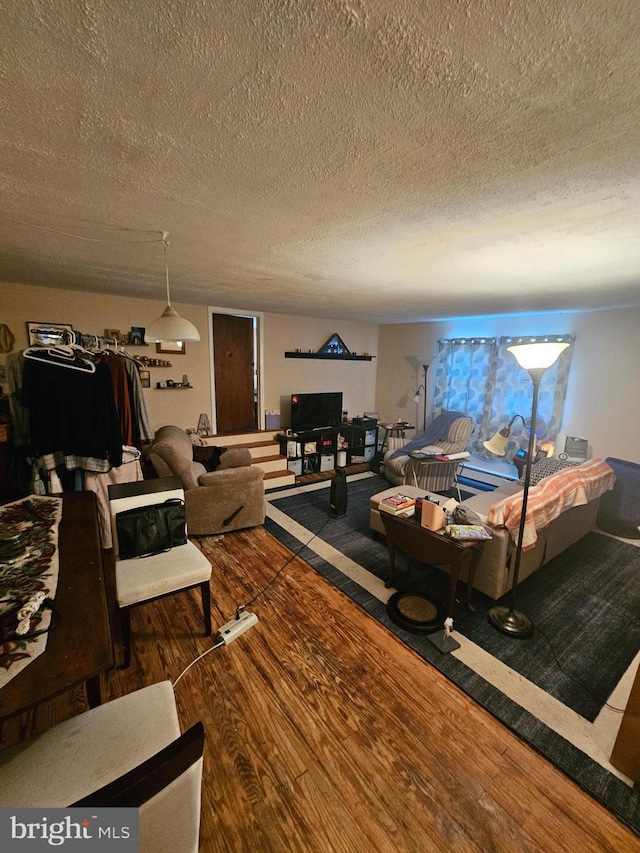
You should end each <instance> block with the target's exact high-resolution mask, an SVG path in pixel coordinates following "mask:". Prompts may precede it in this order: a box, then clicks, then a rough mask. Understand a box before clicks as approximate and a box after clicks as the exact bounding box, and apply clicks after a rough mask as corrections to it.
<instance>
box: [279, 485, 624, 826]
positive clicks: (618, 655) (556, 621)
mask: <svg viewBox="0 0 640 853" xmlns="http://www.w3.org/2000/svg"><path fill="white" fill-rule="evenodd" d="M388 485H389V484H388V483H387V482H386V481H385V480H384V479H382V478H380V477H370V478H365V479H360V480H354V481H351V482H350V483H349V486H348V508H347V515H346V516H345V517H343V518H339V519H334V518H331V513H330V507H329V490H328V489H326V488H325V489H316V490H313V489H309V490H308V491H303V492H302V493H300V494H296V495H287V491H288V490H286V489H285V490H283V491H282V492H279V493H272V495H271V496H270V500H271V501H274V506H275V507H277V509H279V510H280V511H282V512H284V513H285V514H286V515H287V516H289V517H290V518H292V519H293V520H294V521H296V522H298V523H299V524H301V525H302V526H303V527H305V528H306V529H307V530H309V531H310V532H311V533H317V535H318V537H319V538H321V539H322V540H323V541H325V542H327V543H329V544H330V545H332V546H333V547H334V548H335V549H336V550H338V551H340V552H341V553H343V554H345V555H346V556H348V557H349V558H350V559H351V560H353V561H354V562H355V563H357V564H358V565H360V566H362V567H363V568H365V569H367V570H368V571H369V572H371V573H372V574H374V575H376V576H377V577H379V578H382V579H384V578H386V577H387V575H388V555H387V548H386V545H385V543H384V541H383V540H382V539H381V538H377V537H376V536H375V534H374V533H373V531H371V530H370V529H369V498H370V496H371V495H373V494H375V493H376V492H378V491H381V490H382V489H384V488H387V487H388ZM265 526H266V527H267V529H268V530H269V531H270V532H272V533H273V534H274V535H275V536H276V537H277V538H279V539H280V540H281V541H282V542H284V543H285V544H286V545H287V546H288V547H289V548H291V549H292V550H293V551H296V552H300V556H301V557H302V558H303V559H305V560H306V561H307V562H308V563H309V564H310V565H311V566H313V568H315V569H316V570H317V571H318V572H319V573H320V574H322V575H323V576H324V577H326V578H327V579H328V580H329V581H331V582H332V583H333V584H334V585H335V586H337V587H338V588H339V589H341V590H342V591H343V592H345V593H346V594H347V595H348V596H349V597H350V598H352V599H353V600H354V601H356V602H357V603H358V604H359V605H360V606H361V607H363V608H364V609H365V610H366V611H367V612H368V613H369V614H370V615H372V616H373V617H375V618H376V619H378V620H379V621H380V622H382V623H383V624H384V625H386V626H387V627H388V628H389V630H391V631H393V633H395V634H396V635H397V636H398V637H400V638H401V639H402V640H403V641H404V642H405V643H407V645H409V646H411V648H413V649H414V650H415V651H417V652H418V654H420V655H421V656H422V657H423V658H424V659H425V660H427V661H428V662H430V663H431V664H433V665H434V666H436V667H437V668H438V669H439V670H440V671H441V672H443V673H444V674H445V675H447V676H448V677H449V678H451V680H452V681H453V682H455V683H456V684H457V685H458V686H459V687H461V688H462V689H463V690H465V692H467V693H468V694H469V695H470V696H472V697H473V698H474V699H475V700H476V701H478V702H479V703H480V704H481V705H483V706H484V707H485V708H487V710H489V711H490V712H491V713H493V714H494V715H495V716H496V717H497V718H498V719H500V720H501V721H502V722H504V723H505V724H506V725H508V726H509V727H510V728H511V729H513V731H515V732H516V733H517V734H518V735H520V736H521V737H522V738H523V739H524V740H526V741H527V742H528V743H529V744H531V745H532V746H533V747H534V748H536V749H537V750H538V751H540V752H541V753H542V754H543V755H545V756H546V757H547V758H548V759H549V760H550V761H552V762H553V763H554V764H555V765H556V766H558V767H559V768H560V769H561V770H563V771H564V772H565V773H567V775H568V776H570V777H571V778H573V779H574V780H575V781H576V782H578V784H580V785H581V786H582V787H583V788H585V789H586V790H587V791H588V792H589V793H590V794H591V795H592V796H594V797H595V798H596V799H598V800H599V801H600V802H601V803H602V804H603V805H605V806H606V807H607V808H608V809H610V810H611V811H612V812H613V813H614V814H616V815H617V816H618V817H619V818H620V819H621V820H622V821H623V822H624V823H625V824H627V825H628V826H629V827H630V828H631V829H633V830H634V831H635V832H636V833H638V834H640V792H639V791H638V789H637V786H636V788H634V789H631V788H629V787H628V785H626V784H625V783H624V782H622V781H621V780H619V779H618V778H617V777H616V776H614V775H613V774H611V773H610V772H608V770H606V768H603V767H602V766H601V765H599V764H598V763H597V762H595V761H593V760H592V759H591V758H590V757H589V756H587V755H586V754H585V753H583V752H582V751H581V750H579V749H577V748H576V747H575V746H573V745H572V744H571V743H569V742H567V741H566V740H565V739H564V738H562V737H561V736H560V735H558V734H557V733H556V732H554V731H553V730H552V729H550V728H549V727H548V726H546V725H545V724H544V723H542V722H541V721H540V720H539V719H537V718H536V717H535V716H533V715H532V714H530V713H529V712H528V711H526V710H525V709H523V708H522V707H520V706H519V705H518V704H517V703H516V702H514V701H512V700H511V699H510V698H509V697H507V696H506V695H504V694H503V693H502V692H501V691H500V690H498V689H497V688H496V687H494V686H493V685H491V684H489V683H488V682H486V681H485V680H484V679H483V678H481V677H480V676H479V675H478V674H477V673H475V672H474V671H473V670H472V669H470V668H469V667H468V666H466V665H465V664H464V663H462V662H461V661H459V660H457V659H456V658H455V657H454V656H452V655H442V654H440V653H439V652H438V650H437V649H435V648H434V646H433V645H432V644H431V643H430V642H429V641H428V640H427V638H426V637H425V636H423V635H420V634H415V633H410V632H408V631H405V630H403V629H402V628H400V627H398V626H397V625H395V624H394V623H393V622H392V621H391V620H390V619H389V617H388V616H387V612H386V605H385V604H384V603H383V602H381V601H379V600H378V599H377V598H375V597H374V596H373V595H371V594H370V593H369V592H367V591H366V590H365V589H363V588H362V587H361V586H359V585H358V584H356V583H355V582H354V581H352V580H351V579H350V578H348V577H347V576H346V575H344V574H343V573H342V572H340V571H339V570H338V569H336V568H335V567H334V566H332V565H331V564H329V563H327V562H326V561H325V560H323V559H322V558H320V557H319V556H318V555H317V554H315V553H313V551H312V550H311V549H309V548H306V547H304V546H302V545H301V543H300V542H299V541H298V540H297V539H296V538H295V537H293V536H291V535H290V534H289V533H287V532H286V531H285V530H283V528H281V527H280V526H279V525H277V524H275V523H274V522H273V521H272V520H271V519H269V518H267V520H266V522H265ZM398 569H399V572H398V576H397V579H396V588H399V589H403V588H411V589H412V590H423V591H424V592H425V593H428V594H429V597H432V598H434V597H435V598H437V599H440V600H441V601H443V602H446V600H447V590H448V575H447V574H446V573H445V572H443V571H441V570H440V569H437V568H435V567H432V566H426V565H421V564H416V563H413V564H412V565H411V567H410V568H408V567H407V561H406V560H405V559H404V558H403V557H400V559H399V561H398ZM639 577H640V549H638V548H635V547H633V546H632V545H628V544H627V543H624V542H619V541H617V540H615V539H612V538H610V537H607V536H602V535H600V534H597V533H590V534H588V535H587V536H586V537H584V538H583V539H582V540H580V542H578V543H576V544H575V545H573V546H572V547H570V548H568V549H567V550H566V551H565V552H563V553H562V554H560V555H558V557H556V558H555V559H554V560H552V561H551V562H549V563H548V564H547V565H546V566H543V567H542V568H541V569H539V570H538V571H537V572H535V573H534V574H533V575H531V576H530V577H529V578H526V579H525V581H523V582H522V584H521V585H520V587H519V590H518V609H519V610H522V611H523V612H524V613H526V614H527V615H528V616H529V617H530V618H531V619H532V620H533V623H534V626H535V630H534V635H533V637H531V638H530V639H527V640H518V639H513V638H510V637H505V636H504V635H503V634H500V633H499V632H497V631H496V630H495V629H494V628H492V627H491V626H490V624H489V623H488V620H487V618H486V611H487V610H488V608H489V607H491V606H493V605H494V604H495V602H494V601H493V600H492V599H489V598H488V597H486V596H484V595H482V594H481V593H478V592H475V591H474V593H473V597H472V602H473V604H474V606H475V608H476V612H475V613H467V612H466V610H465V609H464V608H463V607H462V606H458V607H457V608H456V613H455V629H456V631H458V632H460V633H461V634H463V635H464V636H465V637H468V638H469V639H470V640H472V641H473V642H474V643H476V644H477V645H478V646H480V647H481V648H483V649H484V650H485V651H486V652H488V653H489V654H490V655H492V656H493V657H495V658H497V659H499V660H500V661H502V662H503V663H504V664H506V665H507V666H509V667H511V668H512V669H513V670H515V671H516V672H518V673H520V674H521V675H522V676H524V677H525V678H526V679H527V680H529V681H531V682H532V683H534V684H536V685H537V686H538V687H540V688H541V689H542V690H544V691H545V692H546V693H549V694H550V695H551V696H553V697H554V698H556V699H557V700H558V701H559V702H561V703H562V704H563V705H565V706H567V707H568V708H571V709H573V710H574V711H575V712H576V713H578V714H579V715H580V716H581V717H584V718H585V719H586V720H589V721H590V722H592V721H593V720H594V719H595V718H596V716H597V715H598V713H599V711H600V710H601V708H602V706H603V704H604V703H605V702H606V700H607V697H608V696H609V695H610V693H611V691H612V690H613V689H614V687H615V686H616V684H617V683H618V682H619V680H620V678H621V677H622V675H623V673H624V672H625V670H626V669H627V668H628V666H629V665H630V664H631V662H632V660H633V658H634V656H635V654H636V653H637V651H638V649H639V648H640V624H639V620H638V613H639V612H640V584H639V583H638V578H639ZM459 593H460V596H461V597H462V596H463V595H464V588H463V586H462V585H461V586H460V590H459ZM500 603H508V602H507V599H506V598H505V599H502V600H501V602H500Z"/></svg>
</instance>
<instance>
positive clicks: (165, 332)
mask: <svg viewBox="0 0 640 853" xmlns="http://www.w3.org/2000/svg"><path fill="white" fill-rule="evenodd" d="M168 237H169V233H168V232H167V231H163V232H162V245H163V247H164V272H165V278H166V282H167V307H166V308H165V309H164V311H163V312H162V316H160V317H158V319H157V320H153V321H152V322H151V323H149V325H148V326H147V327H146V330H145V336H146V337H147V338H148V339H149V340H150V341H156V342H158V341H167V342H170V343H182V342H183V341H199V340H200V332H199V331H198V330H197V329H196V327H195V326H194V325H193V323H190V322H189V321H188V320H185V319H183V318H182V317H181V316H180V315H179V314H178V312H177V311H176V309H175V308H172V306H171V292H170V290H169V261H168V260H167V247H168V245H169V240H168Z"/></svg>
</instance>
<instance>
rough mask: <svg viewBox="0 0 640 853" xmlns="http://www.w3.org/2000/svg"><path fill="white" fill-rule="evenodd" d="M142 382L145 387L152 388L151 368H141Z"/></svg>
mask: <svg viewBox="0 0 640 853" xmlns="http://www.w3.org/2000/svg"><path fill="white" fill-rule="evenodd" d="M140 384H141V385H142V387H143V388H151V371H150V370H141V371H140Z"/></svg>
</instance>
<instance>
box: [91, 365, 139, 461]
mask: <svg viewBox="0 0 640 853" xmlns="http://www.w3.org/2000/svg"><path fill="white" fill-rule="evenodd" d="M99 358H100V359H103V360H104V361H105V363H106V365H107V367H108V369H109V373H110V375H111V385H112V387H113V395H114V399H115V404H116V410H117V412H118V418H119V421H120V433H121V435H122V441H123V443H124V444H126V445H127V446H129V447H130V446H131V445H133V414H132V410H131V386H130V380H129V375H128V373H127V369H126V366H125V361H126V358H125V356H123V355H120V354H119V353H114V352H110V351H109V350H105V351H104V352H103V353H101V355H100V356H99Z"/></svg>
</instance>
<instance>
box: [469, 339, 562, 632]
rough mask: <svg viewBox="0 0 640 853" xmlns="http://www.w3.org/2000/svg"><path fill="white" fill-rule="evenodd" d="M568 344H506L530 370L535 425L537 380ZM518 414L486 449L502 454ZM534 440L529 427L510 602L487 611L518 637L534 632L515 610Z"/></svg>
mask: <svg viewBox="0 0 640 853" xmlns="http://www.w3.org/2000/svg"><path fill="white" fill-rule="evenodd" d="M568 346H569V344H568V343H566V342H564V341H544V342H536V343H523V344H516V345H514V346H511V347H508V350H509V352H510V353H511V354H512V355H513V356H514V357H515V359H516V361H517V362H518V364H519V365H520V367H523V368H524V369H525V370H526V371H527V372H528V373H529V376H530V377H531V381H532V382H533V400H532V402H531V418H530V420H529V423H530V424H535V425H536V426H537V424H538V420H537V417H536V416H537V411H538V391H539V389H540V380H541V379H542V376H543V375H544V372H545V370H547V368H549V367H551V365H552V364H554V363H555V361H556V360H557V358H558V356H559V355H560V353H561V352H562V351H563V350H565V349H566V348H567V347H568ZM517 417H522V415H515V416H514V417H513V418H512V419H511V421H510V423H509V426H508V427H503V428H502V429H501V430H500V431H499V432H497V433H496V434H495V435H494V436H493V438H491V439H490V440H489V441H486V442H484V446H485V448H486V449H487V450H489V451H490V452H492V453H495V454H496V455H498V456H504V452H505V447H506V444H507V441H508V438H509V431H510V428H511V425H512V424H513V421H514V420H515V418H517ZM523 423H524V418H523ZM525 427H526V423H525ZM535 441H536V429H535V428H534V429H529V449H528V454H527V459H526V463H525V474H524V486H523V490H522V511H521V515H520V526H519V529H518V540H517V543H516V553H515V559H514V566H513V583H512V586H511V600H510V604H509V606H508V607H507V606H501V605H496V606H495V607H492V608H491V609H490V610H489V612H488V614H487V616H488V619H489V622H490V623H491V625H493V627H494V628H495V629H496V630H498V631H500V632H501V633H503V634H507V635H509V636H510V637H517V638H520V639H524V638H526V637H530V636H531V635H532V633H533V622H532V621H531V619H529V617H528V616H526V615H525V614H524V613H521V612H519V611H518V610H516V599H517V594H518V575H519V572H520V562H521V559H522V545H523V537H524V528H525V524H526V518H527V503H528V499H529V486H530V483H531V464H532V461H533V456H534V447H535Z"/></svg>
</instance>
